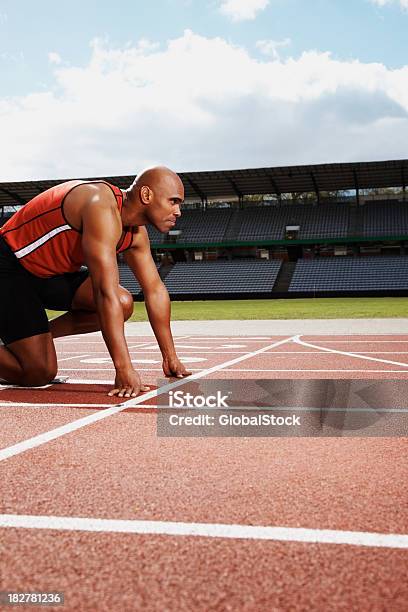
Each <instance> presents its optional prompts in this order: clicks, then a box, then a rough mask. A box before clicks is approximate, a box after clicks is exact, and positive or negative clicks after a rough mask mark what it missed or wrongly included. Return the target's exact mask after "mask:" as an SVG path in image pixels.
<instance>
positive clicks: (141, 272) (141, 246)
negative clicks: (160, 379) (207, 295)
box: [123, 226, 191, 377]
mask: <svg viewBox="0 0 408 612" xmlns="http://www.w3.org/2000/svg"><path fill="white" fill-rule="evenodd" d="M123 255H124V258H125V261H126V263H127V264H128V266H129V267H130V269H131V270H132V272H133V274H134V275H135V277H136V278H137V280H138V281H139V284H140V286H141V288H142V291H143V295H144V300H145V304H146V310H147V314H148V317H149V321H150V324H151V326H152V329H153V332H154V335H155V336H156V338H157V342H158V344H159V347H160V350H161V352H162V355H163V370H164V373H165V374H166V375H167V376H178V377H182V376H187V375H189V374H191V372H187V370H186V368H185V367H184V366H183V364H182V363H180V361H179V360H178V358H177V355H176V349H175V347H174V341H173V336H172V333H171V329H170V315H171V303H170V298H169V294H168V291H167V289H166V287H165V285H164V283H163V281H162V280H161V278H160V275H159V273H158V271H157V268H156V265H155V263H154V261H153V258H152V255H151V252H150V242H149V237H148V235H147V230H146V228H145V227H144V226H141V227H139V231H138V234H137V236H136V237H135V241H134V246H133V247H132V248H130V249H129V250H127V251H125V252H124V253H123Z"/></svg>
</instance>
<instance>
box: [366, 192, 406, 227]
mask: <svg viewBox="0 0 408 612" xmlns="http://www.w3.org/2000/svg"><path fill="white" fill-rule="evenodd" d="M407 233H408V205H407V204H406V203H405V202H395V201H393V200H390V201H388V200H377V201H376V202H367V203H366V204H365V205H364V206H363V235H364V236H396V235H398V236H401V235H403V234H407Z"/></svg>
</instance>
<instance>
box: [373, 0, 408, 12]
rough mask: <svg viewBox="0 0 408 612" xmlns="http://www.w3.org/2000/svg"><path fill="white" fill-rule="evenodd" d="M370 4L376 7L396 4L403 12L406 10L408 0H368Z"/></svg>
mask: <svg viewBox="0 0 408 612" xmlns="http://www.w3.org/2000/svg"><path fill="white" fill-rule="evenodd" d="M370 2H372V3H373V4H376V5H377V6H385V5H386V4H393V3H394V2H396V3H397V4H399V5H400V7H401V8H402V9H403V10H408V0H370Z"/></svg>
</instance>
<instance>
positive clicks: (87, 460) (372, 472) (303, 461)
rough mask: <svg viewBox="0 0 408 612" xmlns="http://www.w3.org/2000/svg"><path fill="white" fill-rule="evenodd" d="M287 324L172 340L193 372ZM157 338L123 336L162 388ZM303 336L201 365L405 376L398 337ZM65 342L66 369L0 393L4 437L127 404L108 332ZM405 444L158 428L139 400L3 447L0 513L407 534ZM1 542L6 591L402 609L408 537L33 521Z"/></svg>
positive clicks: (102, 606)
mask: <svg viewBox="0 0 408 612" xmlns="http://www.w3.org/2000/svg"><path fill="white" fill-rule="evenodd" d="M281 339H283V338H277V337H274V338H272V337H267V338H265V339H262V340H250V339H249V338H246V337H239V338H238V337H235V338H230V339H219V338H216V337H214V338H212V339H205V340H203V339H200V338H192V337H189V338H188V339H186V338H183V339H180V340H178V341H177V342H176V344H177V345H178V346H179V348H178V353H179V355H180V356H181V357H183V356H184V357H185V359H186V365H187V366H188V367H189V368H190V369H192V370H193V372H198V371H200V370H201V369H207V368H210V367H212V366H214V365H222V364H224V363H226V362H228V361H230V360H232V359H235V358H237V357H239V356H240V355H243V354H247V353H249V352H250V351H256V350H259V349H261V348H263V347H265V346H268V345H270V344H273V343H274V342H277V341H279V340H281ZM151 340H152V339H151V338H137V339H135V338H131V339H129V345H130V346H131V347H136V346H137V345H139V344H140V345H141V344H143V347H141V348H140V349H139V350H138V349H137V348H133V349H132V356H133V358H134V359H135V361H136V362H139V364H140V359H145V360H150V361H154V362H155V363H145V364H143V363H142V364H140V366H139V369H140V370H141V371H142V375H143V376H142V378H143V382H145V383H147V384H150V385H151V386H152V387H155V386H156V385H157V382H158V379H159V378H160V377H161V375H162V372H161V361H160V353H159V351H158V350H157V347H156V345H155V343H154V342H151ZM301 340H302V341H304V342H308V343H311V344H314V345H318V347H319V348H310V347H307V346H302V345H301V344H298V343H294V342H290V343H285V344H281V345H280V346H277V347H276V348H273V349H271V350H270V351H267V352H264V353H262V354H260V355H257V356H254V357H250V358H249V359H248V360H244V361H241V362H240V363H237V364H234V365H231V366H228V367H226V368H222V369H220V370H219V371H218V372H216V373H212V374H211V376H210V377H211V378H212V379H214V378H224V379H228V378H234V377H236V378H249V379H250V378H254V379H260V378H263V379H268V378H270V379H272V378H334V379H340V378H346V379H349V378H360V379H361V378H365V379H407V378H408V336H378V337H367V336H350V337H347V336H334V337H327V336H313V337H303V336H302V337H301ZM198 347H200V348H198ZM323 348H330V349H333V350H337V351H342V352H346V353H353V355H354V356H352V355H343V354H339V353H327V352H326V351H323V350H322V349H323ZM58 353H59V357H60V371H59V373H60V375H68V376H69V377H70V379H69V382H68V383H67V384H63V385H53V386H51V387H49V388H47V389H36V390H27V389H24V390H21V389H3V390H2V391H0V419H1V433H0V447H1V448H4V449H5V448H8V447H10V446H12V445H14V444H17V443H19V442H22V441H24V440H28V439H30V438H32V437H34V436H37V435H38V434H41V433H43V432H48V431H50V430H54V429H55V428H58V427H60V426H62V425H66V424H69V423H71V422H73V421H77V420H78V419H81V418H83V417H88V416H90V415H93V414H95V415H96V414H101V413H102V412H103V411H104V410H106V407H107V405H115V404H118V403H120V402H123V401H124V400H123V399H121V400H118V399H115V398H109V397H107V395H106V392H107V390H108V389H109V384H107V383H105V381H109V380H111V379H112V376H113V370H112V366H111V364H110V362H109V360H108V358H107V353H106V349H105V348H104V345H103V342H102V340H101V339H100V338H98V337H97V336H92V337H82V338H79V337H77V338H75V339H67V340H61V341H59V342H58ZM80 355H81V356H85V357H82V358H79V357H78V356H80ZM363 356H366V357H371V358H375V359H378V360H379V361H371V360H364V359H362V357H363ZM189 358H195V359H203V360H204V361H191V362H189V361H188V359H189ZM104 359H106V361H103V360H104ZM84 360H86V362H84ZM101 360H102V362H101ZM381 360H382V361H381ZM90 361H91V362H92V361H96V363H90ZM385 361H392V362H396V363H397V365H396V364H395V363H394V364H391V363H385ZM401 364H402V365H401ZM405 364H406V365H405ZM81 380H83V381H92V380H95V381H96V382H95V383H94V384H91V383H90V382H86V383H80V382H75V381H81ZM7 402H8V404H7ZM10 402H11V404H10ZM67 404H68V405H67ZM145 404H148V405H152V406H154V405H155V400H154V399H150V400H148V401H146V402H144V403H143V405H142V406H144V405H145ZM407 446H408V444H407V440H406V438H397V437H392V438H391V437H388V438H387V437H377V438H362V437H354V438H322V439H318V438H159V437H157V435H156V414H155V411H154V410H152V409H148V408H144V407H141V408H137V407H134V408H131V409H129V410H125V411H123V412H120V413H118V414H114V415H111V416H108V417H107V418H104V419H103V420H101V421H99V422H95V423H92V424H90V425H87V426H85V427H82V428H81V429H77V430H76V431H71V432H70V433H66V434H64V435H60V436H59V437H58V438H56V439H54V440H50V441H46V442H44V443H42V444H40V445H39V446H37V447H36V448H32V449H28V450H24V451H23V452H19V453H18V454H15V455H14V456H10V457H9V458H7V459H4V460H3V461H1V462H0V474H1V507H0V514H1V515H17V516H20V515H30V516H34V517H35V516H57V517H88V518H98V519H126V520H134V521H137V520H142V521H164V522H173V521H175V522H183V523H208V524H218V523H222V524H225V525H230V524H237V525H243V526H246V525H260V526H278V527H289V528H298V527H300V528H307V529H315V530H321V529H330V530H339V531H341V532H344V531H346V532H347V531H351V532H370V533H382V534H407V533H408V512H407V506H408V503H407V502H408V494H407V488H406V483H407V482H408V462H407ZM0 520H1V517H0ZM0 541H1V543H2V552H1V561H0V570H1V572H0V575H1V587H0V590H3V591H4V590H8V591H24V592H29V591H43V592H44V591H64V592H65V606H64V608H55V609H64V610H90V611H91V610H92V611H93V610H97V611H99V610H101V611H104V610H109V611H113V610H115V611H116V610H129V611H131V610H157V611H159V610H160V611H162V610H172V611H173V610H175V611H179V610H199V611H201V610H203V611H204V610H234V611H235V610H237V611H240V610H251V611H252V610H256V611H258V610H285V611H286V610H324V611H327V610H378V611H379V610H387V611H389V610H391V611H394V610H395V611H399V610H401V611H403V610H404V611H406V610H407V609H408V586H407V581H406V575H407V568H408V549H407V548H406V547H405V548H401V549H396V548H392V547H390V548H380V547H377V546H374V547H369V546H361V545H349V544H347V545H345V544H327V543H320V544H315V543H310V542H303V543H302V542H299V541H292V542H282V541H263V540H256V539H253V540H252V539H227V538H224V537H219V538H218V537H192V536H168V535H152V534H148V533H146V534H124V533H111V532H109V530H108V531H106V532H104V533H95V532H87V531H63V530H59V529H52V530H47V529H45V530H44V529H38V528H36V527H34V526H33V527H31V528H23V527H21V528H14V527H13V528H12V527H3V528H1V527H0ZM25 609H33V610H38V606H35V607H32V608H30V607H28V608H25Z"/></svg>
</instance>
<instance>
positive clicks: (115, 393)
mask: <svg viewBox="0 0 408 612" xmlns="http://www.w3.org/2000/svg"><path fill="white" fill-rule="evenodd" d="M118 393H119V389H112V391H109V393H108V395H109V396H112V395H117V394H118Z"/></svg>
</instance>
